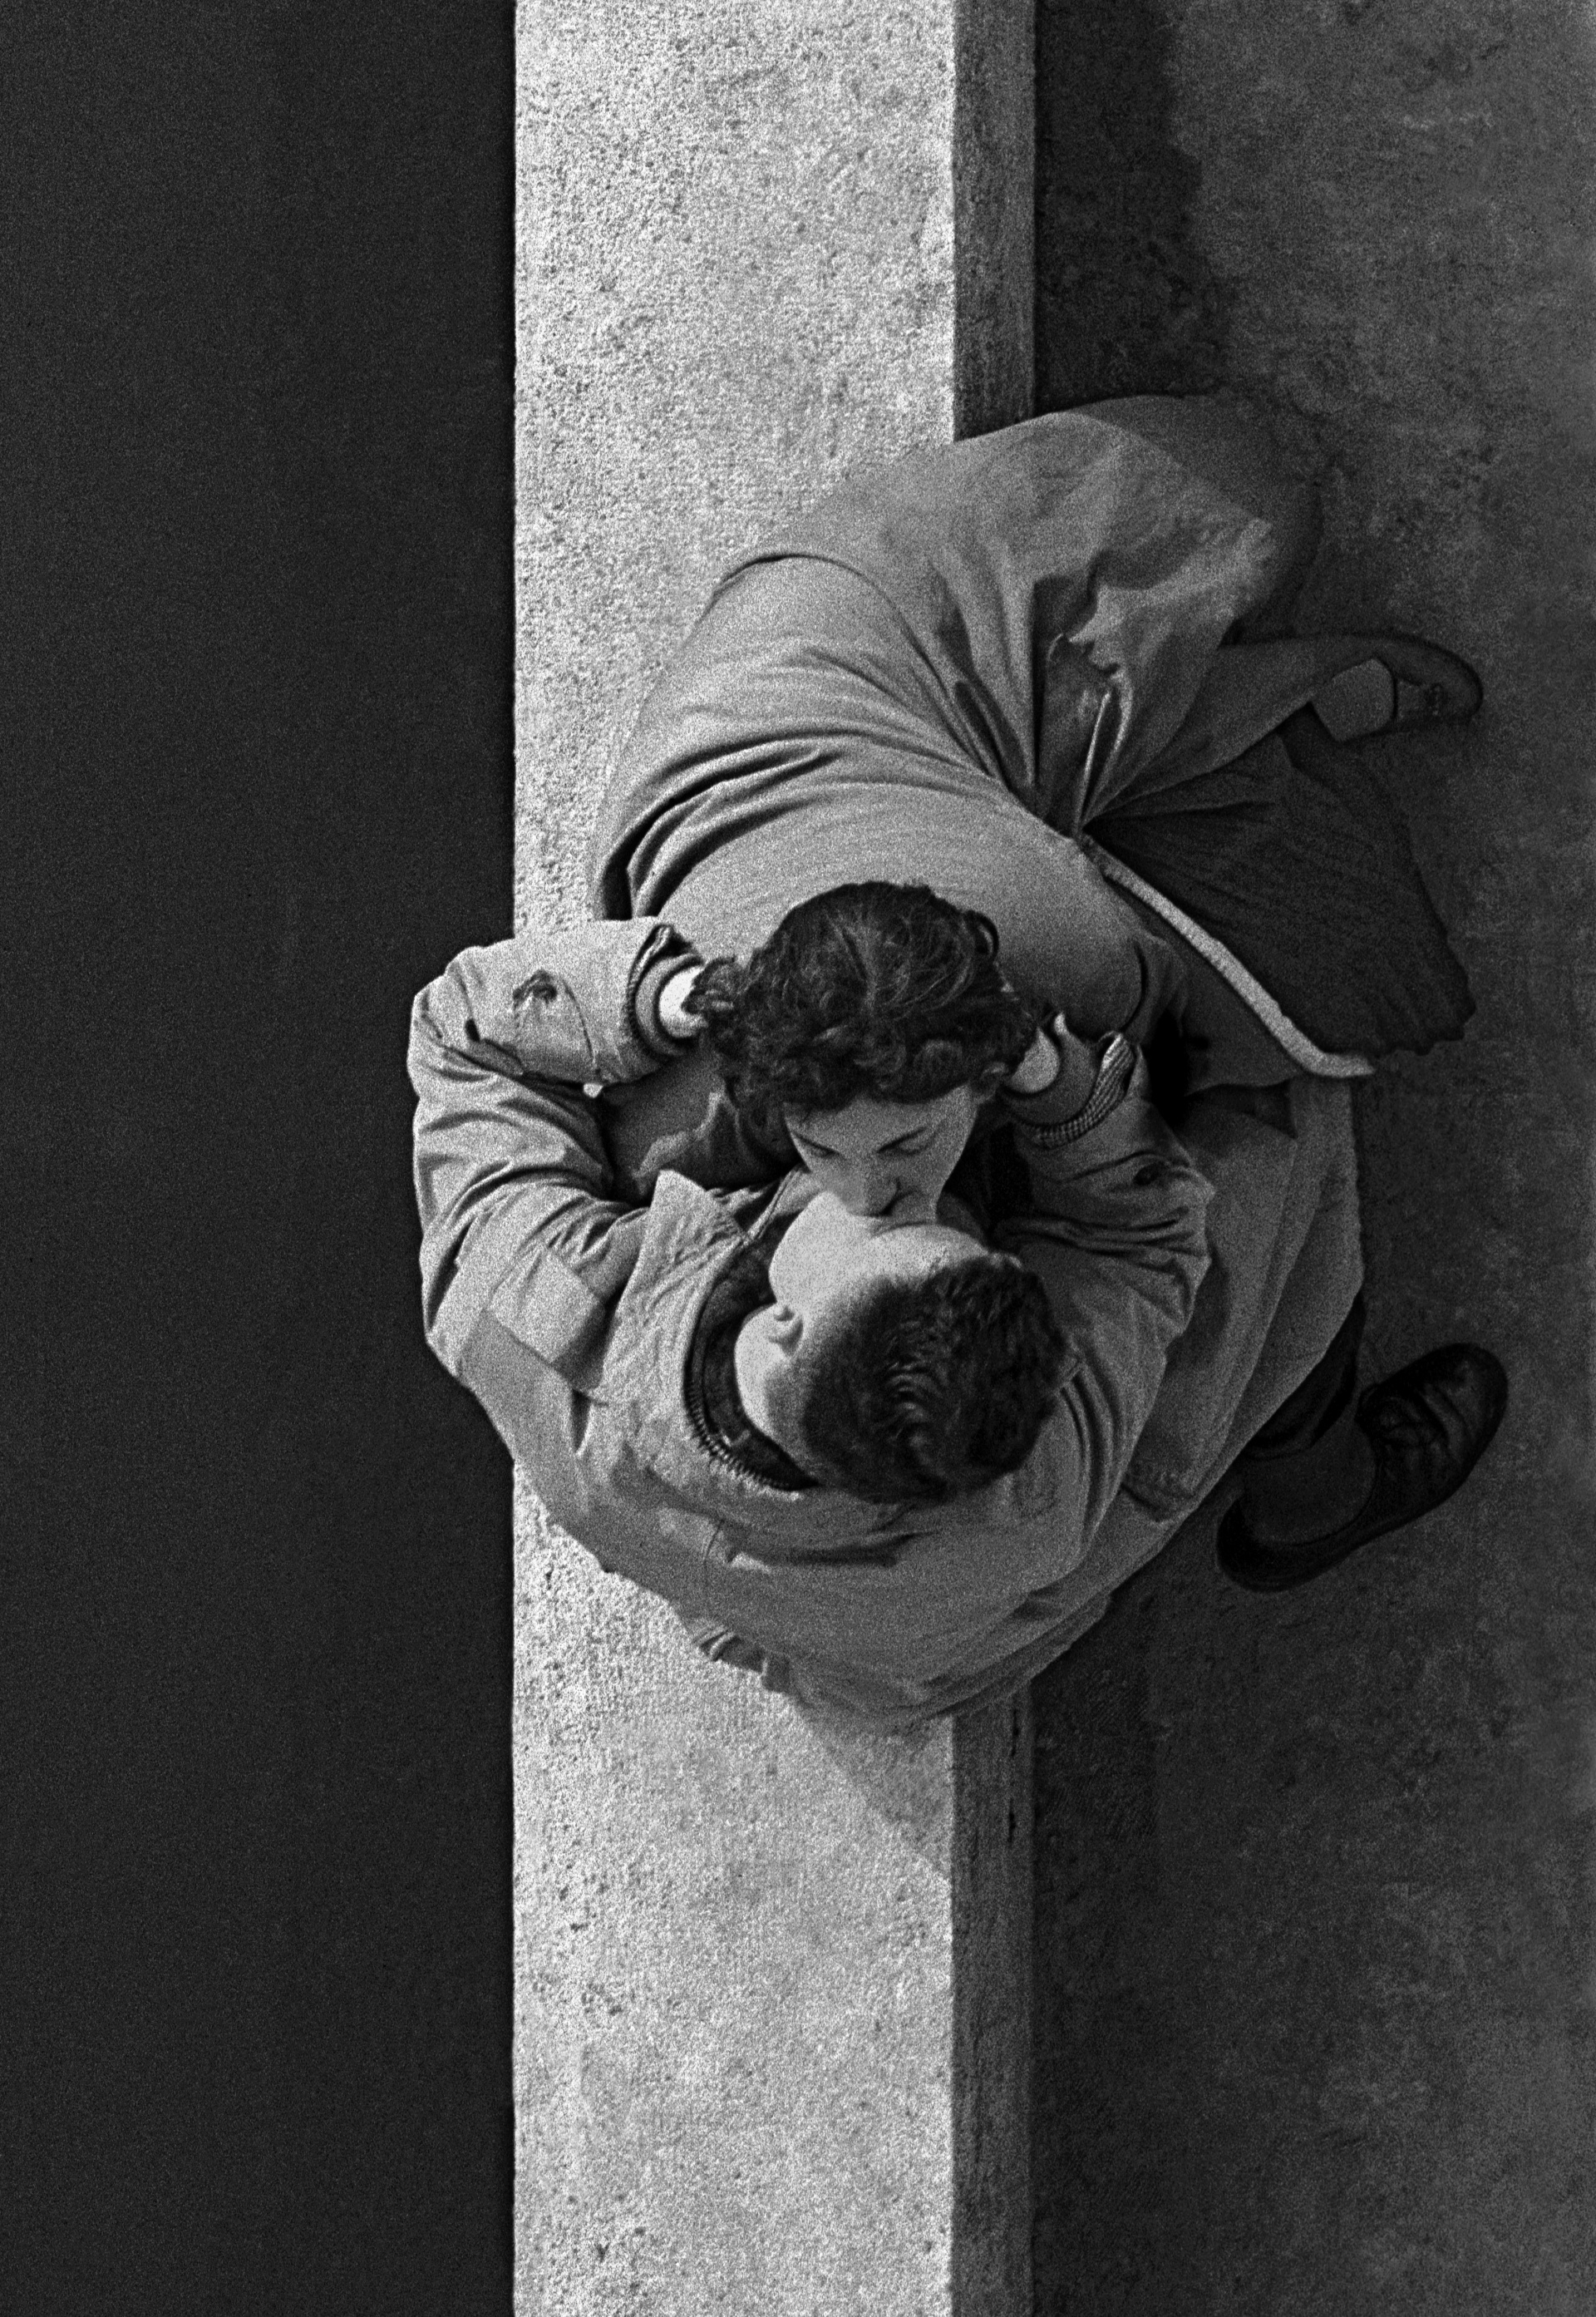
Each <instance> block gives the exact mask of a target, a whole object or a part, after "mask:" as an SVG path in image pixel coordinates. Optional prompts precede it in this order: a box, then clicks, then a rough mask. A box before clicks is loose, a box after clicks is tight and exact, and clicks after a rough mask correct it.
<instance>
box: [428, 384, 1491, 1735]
mask: <svg viewBox="0 0 1596 2317" xmlns="http://www.w3.org/2000/svg"><path fill="white" fill-rule="evenodd" d="M1314 544H1315V516H1314V509H1313V505H1312V502H1311V499H1310V498H1309V497H1308V496H1307V495H1306V493H1305V492H1303V491H1302V490H1301V489H1300V488H1298V487H1297V486H1296V485H1294V484H1293V483H1292V482H1291V481H1290V479H1288V477H1287V476H1285V475H1284V474H1283V473H1282V472H1281V470H1280V468H1279V462H1278V460H1277V458H1276V455H1275V453H1274V452H1273V451H1272V449H1271V445H1270V444H1269V443H1268V441H1267V439H1266V438H1264V437H1262V436H1261V435H1260V434H1258V433H1257V432H1256V431H1255V430H1254V429H1253V427H1252V426H1251V425H1250V424H1248V423H1247V422H1246V421H1244V420H1243V419H1242V418H1240V417H1238V416H1236V415H1235V414H1234V413H1232V412H1229V411H1226V410H1224V409H1222V408H1219V407H1216V406H1214V405H1212V404H1208V403H1205V402H1191V401H1178V400H1172V399H1166V398H1145V399H1140V400H1136V401H1130V402H1121V403H1109V404H1101V405H1097V406H1095V407H1091V408H1088V409H1084V410H1079V411H1071V412H1065V413H1060V414H1057V415H1056V416H1050V417H1046V418H1041V419H1037V420H1033V421H1031V422H1030V423H1029V424H1027V425H1021V426H1018V427H1012V428H1009V429H1006V430H1004V431H1003V432H1001V433H999V434H993V435H988V436H983V437H979V438H976V439H975V440H973V441H969V442H965V443H958V444H955V445H953V446H951V447H950V448H949V449H945V450H941V451H937V452H928V453H924V454H922V455H920V456H918V457H916V458H914V459H910V460H907V461H902V462H900V463H899V464H897V465H896V466H895V467H892V468H890V469H888V470H885V471H883V472H881V473H879V474H878V475H876V476H874V477H871V478H867V479H861V480H857V481H855V482H854V483H852V484H851V485H850V486H849V487H848V488H845V489H844V490H843V491H841V492H839V493H837V494H836V495H834V497H832V498H831V499H829V500H827V501H825V503H824V504H823V505H821V506H820V507H818V508H817V509H816V510H815V512H814V513H812V514H810V515H808V516H807V517H806V518H804V519H803V520H802V521H801V522H799V523H795V524H794V525H792V526H791V527H790V528H789V530H788V531H787V532H784V533H782V534H780V535H779V536H777V537H775V538H773V539H771V540H769V541H765V542H763V543H762V546H761V547H760V548H759V549H758V550H756V551H755V552H754V553H753V554H751V555H750V556H748V557H747V558H745V559H743V560H742V561H741V562H740V563H739V564H737V565H736V566H735V567H734V568H733V569H732V570H731V571H730V572H728V573H727V575H726V577H725V578H724V579H723V580H722V582H721V584H720V586H719V587H718V589H717V591H716V594H715V595H714V596H713V598H712V600H711V602H710V604H709V607H708V609H707V610H706V611H705V613H704V614H703V616H702V618H701V619H700V622H699V623H698V625H697V627H696V628H695V629H694V631H692V633H691V636H690V637H689V638H688V640H687V641H686V643H685V644H684V646H683V647H682V650H681V652H680V653H679V655H678V656H677V658H676V659H675V661H674V662H673V665H672V666H671V667H670V668H669V669H668V670H667V671H666V673H665V675H664V677H663V678H662V680H661V682H660V683H659V684H657V685H656V686H655V690H654V692H653V693H651V695H650V697H649V699H648V700H647V701H646V703H645V706H644V709H643V711H642V714H641V716H640V718H639V720H638V725H637V728H636V729H635V731H634V732H633V734H632V736H631V738H630V740H629V743H628V746H627V747H626V749H625V750H624V752H623V754H622V757H621V761H620V765H619V766H618V769H617V772H616V774H615V777H614V779H613V781H612V783H611V790H610V793H609V795H608V796H607V798H606V800H605V801H604V805H603V809H602V815H601V819H600V823H599V827H598V830H597V832H596V835H595V837H594V843H593V856H592V872H593V873H592V891H593V904H594V915H593V919H592V921H591V922H589V923H588V924H586V925H584V926H576V927H573V928H566V929H560V928H556V927H553V926H532V927H531V928H530V929H529V930H528V931H527V932H526V933H524V934H523V935H520V936H519V937H518V938H516V939H515V940H513V941H509V942H504V943H500V944H495V945H494V946H492V947H489V948H484V949H477V950H469V951H467V952H466V953H464V954H463V955H462V956H461V957H459V958H458V959H457V960H456V961H455V962H454V963H453V964H452V965H451V966H450V968H449V969H448V970H447V971H445V972H444V973H443V974H442V975H441V976H440V978H439V979H438V980H436V981H434V982H433V983H432V984H431V985H430V986H429V988H428V989H425V990H424V991H423V993H422V994H421V996H420V997H419V998H418V999H417V1001H416V1006H415V1016H414V1021H413V1028H412V1038H411V1048H410V1068H411V1075H412V1078H413V1081H414V1083H415V1087H416V1091H417V1094H418V1096H419V1109H418V1114H417V1121H416V1182H417V1193H418V1199H419V1203H420V1207H421V1213H422V1221H423V1226H424V1239H423V1252H422V1266H423V1275H424V1305H425V1317H426V1324H427V1328H428V1334H429V1338H430V1340H431V1342H432V1346H433V1347H434V1349H435V1350H436V1351H437V1352H438V1354H439V1355H440V1357H441V1359H442V1360H443V1361H444V1363H445V1364H446V1365H448V1367H449V1368H450V1371H451V1372H452V1373H454V1374H456V1375H457V1376H459V1378H460V1379H461V1380H462V1381H463V1382H466V1383H467V1384H468V1386H469V1387H470V1389H471V1390H472V1391H474V1392H475V1393H476V1395H477V1398H478V1399H479V1400H481V1402H482V1403H483V1405H484V1406H485V1408H486V1409H487V1411H488V1413H489V1415H490V1416H491V1418H493V1421H494V1423H495V1427H497V1429H498V1431H499V1432H500V1434H501V1436H503V1438H504V1441H505V1442H506V1445H508V1446H509V1448H510V1450H511V1452H512V1454H513V1455H514V1457H515V1458H516V1460H517V1462H518V1463H521V1464H522V1467H523V1468H524V1470H525V1472H526V1473H527V1476H528V1478H529V1480H530V1481H531V1485H532V1486H533V1488H534V1489H536V1491H537V1493H538V1494H539V1497H540V1498H541V1499H542V1501H543V1502H544V1504H545V1505H546V1506H547V1507H548V1510H549V1512H550V1513H551V1514H552V1516H554V1518H555V1519H556V1520H557V1521H558V1522H559V1523H560V1524H561V1525H562V1526H563V1527H564V1528H566V1530H567V1531H568V1532H569V1533H570V1534H571V1535H572V1536H574V1537H575V1538H576V1539H577V1540H578V1541H579V1542H580V1543H583V1544H584V1545H585V1546H586V1547H587V1548H588V1550H589V1551H590V1552H593V1555H594V1556H595V1558H596V1559H597V1560H598V1561H600V1562H601V1563H602V1565H603V1566H604V1567H606V1568H607V1569H611V1570H617V1571H620V1573H622V1574H624V1575H626V1576H628V1577H629V1578H631V1579H634V1580H636V1581H637V1582H638V1583H640V1584H643V1585H645V1586H647V1587H649V1588H651V1589H653V1590H654V1591H655V1592H656V1593H658V1594H661V1595H663V1596H664V1597H665V1598H666V1599H667V1600H669V1601H670V1602H672V1603H673V1605H674V1606H675V1607H676V1609H677V1610H678V1612H679V1614H680V1615H681V1616H682V1619H683V1621H684V1623H685V1624H686V1625H687V1627H688V1630H689V1632H690V1633H691V1634H692V1636H693V1638H694V1640H695V1641H696V1642H698V1643H699V1645H700V1648H702V1649H704V1650H705V1651H708V1652H709V1654H710V1655H711V1656H713V1657H717V1658H719V1659H726V1660H727V1661H728V1662H730V1663H732V1664H734V1665H736V1666H739V1667H744V1668H748V1669H750V1670H752V1671H754V1672H756V1673H757V1674H759V1675H760V1676H761V1677H762V1678H763V1679H764V1681H765V1682H766V1683H767V1684H768V1685H769V1686H771V1687H774V1688H778V1689H782V1690H787V1691H789V1692H790V1693H792V1694H793V1695H795V1696H796V1697H798V1699H799V1700H800V1701H803V1702H806V1703H808V1704H814V1705H817V1706H822V1707H825V1708H828V1709H831V1710H834V1711H839V1712H843V1713H850V1714H853V1715H856V1716H859V1717H860V1718H862V1719H864V1720H866V1721H869V1722H873V1723H875V1724H877V1725H878V1726H883V1727H893V1726H903V1725H905V1724H909V1723H912V1722H917V1721H920V1720H922V1719H923V1718H925V1717H926V1716H928V1715H931V1714H935V1713H946V1712H949V1711H951V1710H953V1709H954V1708H956V1707H958V1706H961V1705H963V1704H970V1703H974V1702H976V1701H978V1700H981V1699H984V1698H986V1697H990V1696H993V1695H999V1694H1001V1693H1002V1692H1003V1691H1005V1690H1007V1689H1009V1688H1012V1686H1015V1685H1017V1684H1018V1683H1020V1682H1022V1681H1024V1680H1026V1679H1029V1678H1030V1677H1031V1676H1032V1675H1033V1674H1035V1673H1037V1672H1039V1671H1040V1670H1041V1668H1043V1667H1044V1666H1046V1665H1047V1664H1048V1662H1050V1660H1051V1659H1053V1658H1055V1657H1056V1656H1057V1654H1058V1653H1059V1652H1060V1651H1062V1650H1064V1649H1065V1648H1067V1647H1068V1646H1069V1644H1070V1643H1071V1642H1073V1641H1074V1640H1075V1639H1076V1638H1077V1637H1078V1636H1079V1634H1080V1633H1083V1631H1085V1629H1086V1628H1087V1627H1088V1626H1089V1625H1090V1624H1092V1623H1093V1622H1094V1621H1095V1620H1096V1618H1097V1617H1098V1616H1100V1615H1101V1613H1102V1611H1103V1609H1104V1607H1105V1606H1107V1603H1108V1601H1109V1599H1110V1597H1111V1595H1112V1593H1113V1591H1114V1590H1115V1588H1117V1587H1118V1586H1119V1585H1120V1584H1121V1583H1122V1582H1123V1581H1124V1580H1125V1579H1126V1578H1127V1577H1128V1575H1130V1574H1131V1572H1132V1571H1133V1570H1136V1569H1137V1568H1138V1567H1139V1566H1141V1565H1142V1564H1143V1563H1144V1562H1145V1561H1147V1560H1148V1559H1150V1558H1151V1556H1152V1555H1153V1554H1154V1553H1155V1552H1158V1551H1159V1550H1160V1549H1161V1547H1162V1546H1163V1545H1164V1544H1165V1543H1168V1542H1169V1540H1170V1539H1171V1538H1172V1536H1173V1535H1174V1534H1175V1533H1176V1532H1177V1531H1178V1530H1179V1528H1180V1527H1181V1525H1182V1524H1183V1523H1184V1522H1185V1521H1186V1520H1187V1519H1188V1518H1189V1517H1190V1515H1191V1514H1192V1513H1193V1512H1194V1511H1195V1510H1196V1509H1197V1507H1199V1505H1201V1504H1203V1503H1204V1502H1205V1500H1208V1499H1209V1498H1212V1497H1213V1495H1214V1492H1215V1491H1216V1489H1220V1488H1221V1487H1222V1486H1223V1488H1224V1490H1225V1498H1226V1509H1225V1510H1224V1513H1223V1517H1222V1518H1221V1519H1220V1522H1219V1525H1218V1533H1217V1534H1218V1552H1219V1558H1220V1562H1221V1565H1222V1567H1223V1568H1224V1569H1225V1570H1226V1573H1227V1574H1228V1575H1229V1576H1231V1577H1232V1578H1234V1579H1235V1580H1236V1581H1237V1582H1239V1583H1241V1584H1244V1585H1248V1586H1251V1587H1253V1588H1260V1589H1277V1588H1286V1587H1290V1586H1295V1585H1298V1584H1301V1583H1304V1582H1306V1581H1308V1580H1309V1579H1313V1578H1314V1577H1316V1576H1317V1575H1319V1574H1320V1573H1321V1572H1322V1571H1323V1570H1326V1569H1328V1568H1330V1567H1332V1566H1333V1565H1334V1564H1335V1563H1336V1562H1338V1561H1342V1560H1344V1559H1345V1558H1346V1557H1347V1555H1348V1554H1349V1553H1350V1552H1353V1551H1356V1550H1357V1549H1358V1548H1359V1547H1360V1546H1361V1545H1364V1544H1366V1543H1369V1542H1371V1541H1372V1540H1374V1539H1375V1538H1377V1537H1379V1536H1382V1535H1385V1534H1389V1533H1390V1532H1392V1531H1393V1530H1395V1529H1397V1528H1400V1527H1402V1526H1404V1525H1406V1524H1408V1523H1409V1522H1411V1521H1413V1520H1415V1519H1417V1518H1418V1517H1419V1516H1421V1515H1422V1513H1424V1512H1425V1511H1427V1510H1429V1509H1430V1508H1431V1507H1432V1506H1434V1505H1436V1504H1438V1503H1440V1501H1441V1500H1442V1499H1443V1498H1445V1497H1446V1496H1448V1495H1449V1494H1450V1493H1451V1491H1452V1490H1453V1489H1455V1488H1456V1487H1458V1485H1459V1484H1460V1483H1461V1482H1462V1481H1463V1480H1464V1479H1465V1478H1466V1477H1467V1473H1468V1472H1469V1471H1470V1470H1471V1468H1472V1466H1473V1464H1474V1463H1475V1462H1476V1459H1477V1457H1478V1456H1479V1454H1481V1453H1482V1451H1483V1450H1484V1448H1485V1445H1487V1443H1488V1442H1489V1440H1490V1438H1491V1436H1492V1435H1493V1432H1494V1430H1495V1427H1496V1425H1497V1423H1498V1422H1499V1420H1500V1418H1501V1415H1502V1409H1503V1406H1504V1403H1505V1394H1506V1386H1505V1380H1504V1378H1503V1377H1502V1371H1501V1369H1500V1367H1499V1366H1498V1364H1497V1363H1496V1362H1495V1361H1494V1360H1493V1358H1492V1357H1491V1355H1489V1354H1488V1353H1486V1352H1484V1351H1482V1350H1480V1349H1479V1348H1477V1347H1476V1346H1468V1345H1448V1346H1441V1347H1440V1348H1438V1349H1437V1350H1435V1351H1433V1352H1431V1353H1430V1354H1428V1355H1426V1356H1425V1357H1424V1358H1423V1359H1422V1360H1420V1361H1418V1362H1415V1363H1414V1364H1413V1365H1412V1366H1410V1367H1408V1368H1406V1369H1404V1370H1403V1371H1402V1372H1401V1373H1398V1374H1397V1375H1395V1376H1392V1377H1389V1378H1387V1379H1386V1380H1385V1381H1384V1382H1380V1383H1377V1384H1375V1385H1373V1386H1372V1387H1369V1388H1368V1389H1360V1380H1359V1373H1358V1344H1359V1337H1360V1331H1361V1325H1362V1317H1363V1304H1362V1298H1361V1293H1360V1284H1361V1266H1360V1243H1359V1229H1358V1199H1357V1182H1356V1168H1355V1160H1354V1155H1353V1149H1352V1140H1351V1109H1350V1096H1349V1082H1350V1081H1351V1079H1353V1078H1358V1077H1361V1076H1365V1075H1367V1074H1368V1073H1369V1070H1370V1069H1372V1068H1373V1067H1374V1066H1375V1064H1376V1063H1377V1062H1378V1060H1380V1059H1381V1058H1382V1057H1384V1056H1386V1055H1388V1054H1390V1053H1392V1052H1395V1051H1415V1052H1422V1051H1426V1050H1427V1049H1428V1048H1429V1047H1430V1046H1431V1044H1433V1043H1434V1042H1437V1041H1438V1040H1440V1039H1445V1038H1453V1037H1457V1036H1458V1035H1459V1034H1460V1033H1461V1031H1462V1028H1463V1024H1464V1022H1465V1020H1466V1019H1467V1015H1468V1013H1469V1012H1470V1010H1471V1006H1470V1000H1469V997H1468V992H1467V984H1466V982H1465V980H1464V977H1463V974H1462V971H1461V969H1460V967H1459V966H1458V962H1457V960H1456V959H1455V958H1454V956H1453V954H1452V953H1451V950H1450V948H1449V945H1448V943H1447V940H1446V936H1445V933H1444V930H1443V929H1442V927H1441V926H1440V921H1439V919H1438V918H1437V917H1436V914H1435V911H1434V909H1433V908H1432V907H1431V902H1430V900H1429V897H1428V895H1427V894H1426V893H1425V891H1424V889H1423V886H1422V882H1421V881H1420V878H1419V875H1418V872H1417V870H1416V868H1415V866H1414V864H1413V857H1412V854H1411V851H1410V848H1409V845H1408V841H1407V836H1406V832H1405V827H1404V823H1403V822H1402V820H1401V819H1400V818H1399V817H1398V816H1396V815H1395V813H1394V812H1393V811H1392V810H1391V808H1390V806H1389V804H1388V803H1387V801H1386V799H1385V796H1384V794H1383V792H1381V790H1380V789H1379V787H1378V784H1377V783H1376V781H1375V780H1374V778H1373V777H1372V776H1371V774H1369V770H1368V768H1367V764H1366V762H1365V760H1364V759H1363V758H1362V757H1361V756H1360V754H1359V744H1360V741H1362V740H1364V739H1367V738H1373V737H1376V736H1388V735H1392V734H1399V733H1401V732H1404V731H1405V730H1406V729H1409V728H1413V727H1420V726H1423V725H1425V724H1431V723H1433V722H1435V721H1437V720H1448V719H1458V718H1462V717H1466V716H1467V715H1469V714H1471V713H1472V712H1473V711H1474V709H1475V708H1476V706H1477V704H1478V700H1479V688H1478V685H1477V684H1476V681H1475V679H1474V678H1473V676H1472V675H1471V674H1470V672H1469V671H1468V670H1467V668H1466V667H1465V666H1464V665H1463V664H1462V663H1461V662H1460V661H1458V660H1457V659H1455V658H1452V657H1451V656H1450V655H1449V654H1448V653H1446V652H1443V651H1441V650H1440V649H1438V648H1437V647H1435V646H1433V645H1429V644H1425V643H1422V642H1420V641H1419V640H1416V639H1413V638H1410V637H1403V636H1368V635H1363V636H1345V635H1341V636H1320V637H1312V638H1301V637H1297V636H1296V635H1293V634H1291V633H1290V632H1289V631H1288V630H1287V628H1286V624H1285V622H1286V614H1287V613H1288V607H1289V604H1290V602H1291V600H1292V597H1293V596H1294V595H1295V593H1296V591H1297V586H1298V585H1299V584H1300V581H1301V578H1302V577H1303V575H1304V572H1305V571H1306V566H1307V563H1308V561H1309V559H1310V558H1311V555H1312V551H1313V548H1314Z"/></svg>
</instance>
